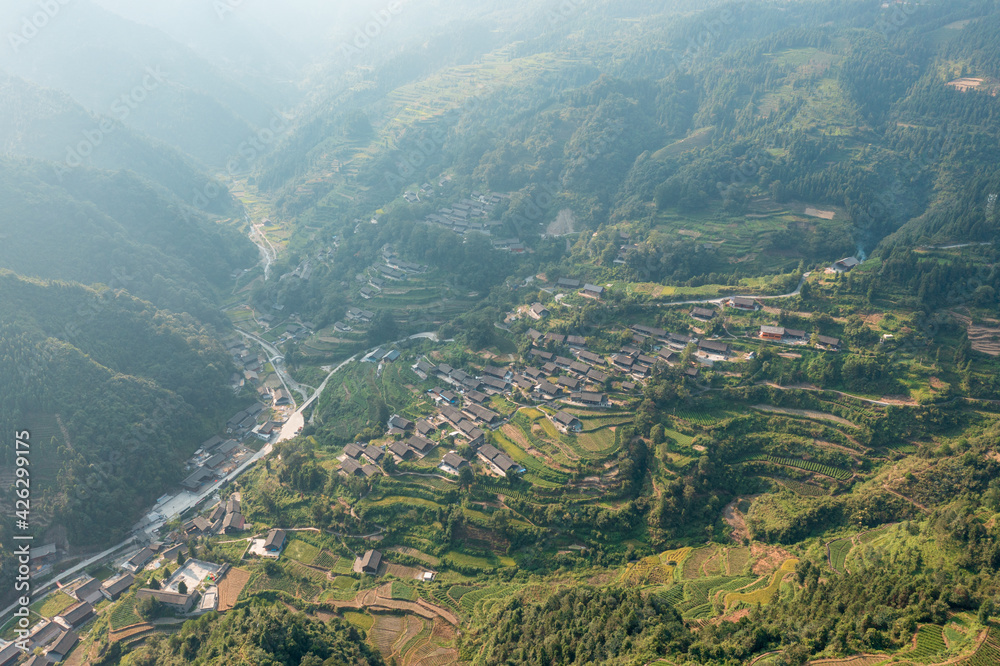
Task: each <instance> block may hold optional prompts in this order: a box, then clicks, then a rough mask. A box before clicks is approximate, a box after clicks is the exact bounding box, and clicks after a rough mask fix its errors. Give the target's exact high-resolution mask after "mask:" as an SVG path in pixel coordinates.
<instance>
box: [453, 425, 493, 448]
mask: <svg viewBox="0 0 1000 666" xmlns="http://www.w3.org/2000/svg"><path fill="white" fill-rule="evenodd" d="M458 430H459V432H461V433H462V436H463V437H465V438H466V439H468V440H469V446H472V447H476V446H479V445H480V444H482V443H483V442H485V441H486V433H484V432H483V431H482V430H480V429H479V428H477V427H476V426H475V425H474V424H473V423H472V422H470V421H462V422H461V423H459V424H458Z"/></svg>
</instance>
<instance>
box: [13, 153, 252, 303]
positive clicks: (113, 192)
mask: <svg viewBox="0 0 1000 666" xmlns="http://www.w3.org/2000/svg"><path fill="white" fill-rule="evenodd" d="M0 193H2V195H0V196H2V198H3V201H4V204H5V205H4V207H3V210H2V211H0V237H2V238H3V242H2V243H0V268H6V269H9V270H12V271H15V272H17V273H20V274H22V275H26V276H32V277H38V278H43V279H56V280H65V281H74V282H81V283H85V284H92V283H103V284H106V285H110V286H112V287H114V288H117V289H127V290H128V291H129V292H130V293H131V294H133V295H135V296H137V297H140V298H144V299H148V300H149V301H152V302H154V303H156V304H157V305H158V306H159V307H161V308H166V309H170V310H173V311H175V312H188V313H190V314H192V315H194V316H196V317H198V318H199V319H200V320H201V321H204V322H217V321H219V320H220V316H219V315H218V310H217V305H216V304H215V289H217V288H219V287H222V286H224V285H228V284H229V281H230V274H231V273H232V272H233V270H234V269H236V268H247V267H249V266H251V265H253V263H254V262H255V257H256V248H255V247H254V246H253V244H252V243H250V241H249V240H248V239H246V238H245V237H244V236H243V235H242V234H240V233H239V232H238V231H237V230H236V229H235V228H233V227H231V226H225V225H223V224H221V223H218V222H215V221H213V220H210V219H209V218H207V217H206V216H204V214H202V213H200V212H196V211H193V210H191V209H189V208H187V207H185V206H183V205H182V204H180V203H179V202H177V201H176V200H173V199H171V198H169V197H165V196H164V195H162V194H161V193H160V192H158V191H157V190H156V189H155V188H153V187H152V186H151V185H150V184H149V183H148V182H147V181H145V180H143V179H141V178H139V177H137V176H136V175H135V174H133V173H131V172H126V171H119V172H107V171H99V170H96V169H90V168H86V167H79V168H76V169H72V170H69V171H66V172H64V171H63V169H62V168H61V166H60V165H53V164H51V163H46V162H40V161H33V160H26V159H21V160H17V159H0Z"/></svg>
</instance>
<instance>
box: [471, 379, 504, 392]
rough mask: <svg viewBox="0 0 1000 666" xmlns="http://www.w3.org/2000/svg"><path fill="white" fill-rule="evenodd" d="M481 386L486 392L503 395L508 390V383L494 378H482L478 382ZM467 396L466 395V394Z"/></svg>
mask: <svg viewBox="0 0 1000 666" xmlns="http://www.w3.org/2000/svg"><path fill="white" fill-rule="evenodd" d="M480 381H481V382H482V384H483V386H484V387H485V388H486V390H488V391H492V392H494V393H504V392H506V391H509V390H510V383H509V382H508V381H507V380H505V379H497V378H496V377H483V378H482V380H480ZM466 395H468V393H466Z"/></svg>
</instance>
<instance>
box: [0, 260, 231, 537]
mask: <svg viewBox="0 0 1000 666" xmlns="http://www.w3.org/2000/svg"><path fill="white" fill-rule="evenodd" d="M0 321H2V322H3V324H2V329H0V366H2V373H3V376H4V377H6V378H8V380H9V381H5V382H3V387H2V389H0V392H2V400H0V402H2V403H3V411H2V412H0V421H2V427H4V428H7V429H8V431H11V432H12V431H13V430H14V429H15V428H17V429H18V430H23V429H25V428H24V423H26V422H28V421H29V420H30V422H31V423H33V424H35V425H37V426H38V431H36V432H35V433H34V436H35V440H33V441H34V446H33V449H32V455H33V459H32V463H33V465H35V474H34V476H33V478H32V481H33V484H32V487H33V489H34V493H35V494H34V495H33V497H34V498H35V505H36V506H35V507H34V508H35V514H34V515H35V520H36V523H39V525H37V526H38V527H43V528H44V527H47V528H55V527H58V528H61V529H64V530H65V533H66V534H67V536H68V538H69V540H70V542H71V543H73V544H77V545H88V544H91V545H100V544H107V543H110V542H111V541H112V540H114V539H116V538H120V537H121V536H122V535H123V534H124V532H125V531H126V530H127V528H128V526H130V525H131V524H132V523H133V522H134V521H135V520H137V519H138V518H139V517H140V514H141V513H142V512H143V510H144V508H145V507H147V506H149V505H151V504H152V503H153V502H154V501H155V499H156V498H157V497H158V496H159V495H160V494H162V492H163V491H165V490H166V489H167V488H169V487H171V486H173V485H174V484H176V483H177V479H178V477H180V475H181V473H182V471H183V462H184V460H185V459H186V458H187V457H188V456H190V455H191V453H192V452H193V451H194V450H195V449H196V448H197V446H198V443H199V442H201V441H202V440H203V438H204V437H203V436H205V435H206V434H207V433H209V432H211V430H212V429H214V428H215V427H217V426H218V424H219V423H220V420H224V418H225V416H224V415H225V414H226V412H227V411H229V410H231V409H233V410H234V409H235V406H236V404H237V402H236V398H235V396H234V395H233V392H232V390H231V389H230V387H229V377H230V375H231V373H232V371H233V368H232V362H231V361H230V359H229V357H228V355H227V354H226V353H225V351H224V350H223V349H222V348H221V347H220V345H219V344H218V343H217V342H215V341H214V339H213V335H212V331H210V330H209V329H206V328H204V327H202V326H201V325H199V324H197V323H196V322H195V321H194V320H193V319H192V318H191V317H188V316H184V315H180V316H178V315H173V314H170V313H167V312H165V311H162V310H157V309H156V308H154V307H153V306H151V305H150V304H149V303H147V302H144V301H140V300H138V299H136V298H134V297H132V296H130V295H129V294H127V293H126V292H124V291H122V290H112V289H101V290H100V291H98V290H95V289H91V288H87V287H83V286H80V285H74V284H70V283H64V282H43V281H36V280H29V279H27V278H23V277H20V276H17V275H15V274H12V273H10V272H7V271H2V272H0ZM57 423H58V427H57V426H56V424H57ZM19 424H20V425H19ZM42 430H44V431H45V432H44V433H43V432H42ZM46 433H47V434H46ZM4 456H5V458H4V465H5V467H7V468H8V469H10V467H9V466H10V465H13V459H12V457H11V456H12V454H11V452H10V451H5V453H4Z"/></svg>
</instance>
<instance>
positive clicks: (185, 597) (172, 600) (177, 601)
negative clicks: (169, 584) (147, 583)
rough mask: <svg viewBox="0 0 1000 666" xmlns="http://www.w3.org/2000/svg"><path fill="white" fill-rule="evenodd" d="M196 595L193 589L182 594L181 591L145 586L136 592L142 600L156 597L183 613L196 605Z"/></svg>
mask: <svg viewBox="0 0 1000 666" xmlns="http://www.w3.org/2000/svg"><path fill="white" fill-rule="evenodd" d="M194 597H195V594H194V591H193V590H192V591H191V592H188V593H187V594H181V593H179V592H170V591H169V590H150V589H148V588H143V589H141V590H139V591H138V592H136V593H135V598H136V599H139V600H140V601H142V600H144V599H156V600H157V601H159V602H160V603H161V604H164V605H165V606H170V607H171V608H172V609H174V610H176V611H179V612H181V613H187V612H190V610H191V608H192V607H194Z"/></svg>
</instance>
